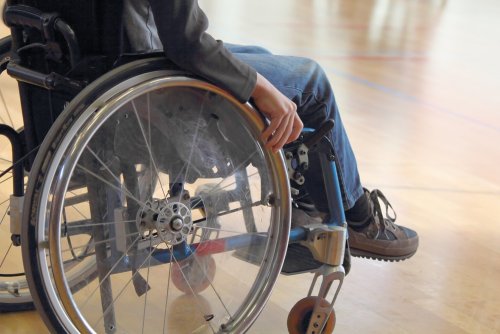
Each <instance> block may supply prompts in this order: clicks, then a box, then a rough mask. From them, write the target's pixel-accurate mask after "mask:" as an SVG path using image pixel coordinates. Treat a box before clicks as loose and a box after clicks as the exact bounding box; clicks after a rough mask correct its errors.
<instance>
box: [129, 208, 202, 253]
mask: <svg viewBox="0 0 500 334" xmlns="http://www.w3.org/2000/svg"><path fill="white" fill-rule="evenodd" d="M192 227H193V220H192V218H191V210H190V209H189V208H188V207H187V206H186V205H185V204H184V203H181V202H167V201H165V200H153V201H149V202H147V203H146V205H145V206H143V207H142V208H141V210H139V212H138V214H137V228H138V229H139V232H140V233H141V235H142V236H143V237H147V236H150V235H153V233H154V232H155V231H156V233H157V235H158V236H159V237H160V238H161V240H162V241H163V242H166V243H167V244H169V245H177V244H179V243H181V242H183V241H186V238H187V236H188V235H189V233H191V230H192Z"/></svg>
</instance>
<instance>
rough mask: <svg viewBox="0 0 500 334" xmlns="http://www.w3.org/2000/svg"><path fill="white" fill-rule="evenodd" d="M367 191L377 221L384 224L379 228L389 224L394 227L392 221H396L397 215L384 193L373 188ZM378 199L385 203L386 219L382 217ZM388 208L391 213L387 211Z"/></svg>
mask: <svg viewBox="0 0 500 334" xmlns="http://www.w3.org/2000/svg"><path fill="white" fill-rule="evenodd" d="M369 193H370V199H371V202H372V203H373V211H374V214H375V215H377V216H378V218H379V221H380V222H383V224H384V225H383V226H381V228H382V229H384V230H385V228H386V227H389V226H390V227H391V228H393V229H395V228H396V226H395V225H394V222H395V221H396V217H397V215H396V211H394V209H393V207H392V205H391V203H389V201H388V200H387V198H386V197H385V195H384V194H383V193H382V192H381V191H380V190H378V189H373V190H372V191H369ZM379 200H381V201H382V202H383V203H384V205H385V216H386V217H387V219H384V215H383V213H382V208H381V207H380V202H379ZM389 209H390V211H391V213H389ZM391 214H392V215H391Z"/></svg>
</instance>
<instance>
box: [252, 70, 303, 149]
mask: <svg viewBox="0 0 500 334" xmlns="http://www.w3.org/2000/svg"><path fill="white" fill-rule="evenodd" d="M252 98H253V101H254V103H255V105H256V106H257V108H258V109H259V110H260V112H262V113H263V114H264V115H265V116H266V117H267V118H268V119H269V125H268V127H267V128H266V129H265V130H264V132H262V140H263V141H264V143H265V145H266V147H267V148H269V149H272V150H273V152H275V153H276V152H278V151H279V150H280V149H281V148H283V146H284V145H285V144H288V143H290V142H292V141H294V140H296V139H297V138H298V137H299V135H300V132H301V131H302V128H303V127H304V125H303V124H302V121H301V120H300V118H299V115H298V114H297V105H295V103H293V101H291V100H290V99H289V98H287V97H286V96H285V95H283V94H282V93H281V92H280V91H279V90H278V89H277V88H276V87H274V86H273V85H272V84H271V83H270V82H269V81H268V80H267V79H265V78H264V77H263V76H262V75H260V74H259V73H257V84H256V86H255V90H254V92H253V94H252Z"/></svg>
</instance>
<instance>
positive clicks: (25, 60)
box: [0, 1, 347, 333]
mask: <svg viewBox="0 0 500 334" xmlns="http://www.w3.org/2000/svg"><path fill="white" fill-rule="evenodd" d="M31 2H32V3H34V4H36V5H40V3H41V2H38V1H31ZM20 3H28V4H30V1H8V5H9V6H8V8H7V11H6V12H5V13H4V20H5V21H6V23H7V24H8V25H9V26H10V27H11V31H12V36H11V37H6V38H4V39H2V40H1V41H0V51H1V52H0V54H1V59H2V61H1V63H0V70H1V71H2V72H3V71H4V70H6V71H7V73H8V74H9V75H10V76H11V77H13V78H15V79H16V80H18V82H19V92H20V98H21V105H22V113H23V120H24V129H23V131H22V132H18V131H17V130H16V129H13V128H11V127H9V126H8V125H6V124H0V134H1V135H3V136H5V137H7V138H8V139H9V141H10V143H11V146H12V155H13V161H14V164H13V166H12V167H11V169H12V174H13V196H12V197H11V212H10V219H11V231H12V232H13V237H12V241H13V243H14V244H15V245H16V246H19V245H21V246H22V248H23V257H24V261H25V264H26V263H30V260H29V259H27V258H26V257H32V256H33V253H30V251H29V250H28V248H30V247H32V246H33V245H24V244H22V242H21V237H20V234H21V229H25V230H26V229H29V227H28V226H29V225H30V224H31V222H30V218H31V216H30V215H29V214H28V213H26V211H27V210H26V209H27V208H28V206H27V205H26V204H24V211H25V213H24V219H22V212H21V211H22V207H23V204H22V203H23V201H24V200H23V199H24V195H25V194H24V187H25V185H24V175H25V172H33V169H34V170H35V171H39V167H36V166H35V167H34V163H35V165H36V162H35V152H36V151H37V150H38V149H39V147H40V145H41V144H42V141H44V145H45V146H50V140H51V138H49V139H47V138H46V134H47V132H49V128H50V127H52V124H53V123H54V122H55V121H56V119H58V116H59V114H60V113H61V112H62V110H63V108H68V106H66V105H65V103H64V101H66V100H68V101H69V100H74V97H75V96H77V95H78V94H79V93H80V92H81V91H82V90H83V89H84V87H86V86H88V85H89V84H91V83H92V82H95V81H96V79H97V78H99V77H101V76H102V73H107V72H109V69H111V68H113V67H117V68H119V66H120V65H122V64H129V63H131V62H133V61H135V60H137V59H146V61H147V59H156V57H158V56H159V55H158V54H141V55H126V54H123V53H122V52H121V51H119V49H120V48H121V47H117V46H116V45H111V46H109V45H108V46H107V47H106V48H101V49H100V50H97V55H92V56H89V55H88V54H86V52H87V51H88V50H91V51H92V52H95V51H96V50H95V49H96V47H95V43H94V42H93V41H91V40H90V41H89V40H86V41H85V42H84V43H83V44H84V47H81V46H80V44H79V42H78V41H77V37H76V36H77V33H75V31H73V29H72V27H71V25H70V24H68V23H67V22H66V21H65V17H64V18H63V17H61V16H60V15H59V14H57V13H55V12H46V10H47V9H46V8H47V7H50V5H53V4H49V3H50V1H49V2H47V4H46V5H43V6H41V7H44V8H42V9H43V11H42V9H39V8H35V7H31V6H27V5H24V4H20ZM46 6H47V7H46ZM102 6H103V7H106V8H104V9H105V10H110V8H109V7H107V5H102ZM55 8H57V7H55ZM108 29H109V28H108ZM110 30H112V31H113V32H114V35H113V36H114V37H113V36H112V37H111V39H113V40H123V39H121V38H117V34H118V33H119V32H117V30H116V27H114V28H112V29H110ZM33 36H35V37H33ZM30 38H33V39H34V40H36V41H37V42H36V43H38V44H42V48H45V49H44V51H43V52H44V53H46V54H47V55H48V56H46V57H47V59H48V60H47V61H48V62H50V63H51V64H50V66H49V68H48V69H49V70H48V71H47V67H46V66H47V64H46V63H43V62H39V60H38V58H39V54H37V52H35V55H34V56H33V57H32V56H31V55H30V54H29V53H30V52H31V51H30V47H29V44H24V45H23V41H25V40H29V39H30ZM32 44H33V43H32ZM105 44H106V45H107V43H105ZM38 47H40V45H38ZM35 49H36V47H35ZM25 54H27V56H25ZM82 60H85V61H88V62H87V63H85V61H84V63H85V65H84V68H83V69H77V65H79V64H81V63H82ZM152 61H158V60H152ZM62 63H64V64H62ZM134 64H138V63H134ZM164 64H165V66H166V67H170V66H172V64H169V63H168V62H164ZM51 66H52V69H51V68H50V67H51ZM53 69H54V70H53ZM176 71H177V70H176ZM82 72H87V73H83V74H82ZM65 73H71V75H66V74H65ZM112 73H113V72H112ZM114 73H119V72H116V71H115V72H114ZM108 76H109V74H108ZM182 80H184V79H182ZM185 80H187V81H190V80H195V81H194V82H195V84H197V83H196V82H200V81H199V80H198V79H190V78H189V77H186V79H185ZM202 86H203V89H208V90H212V91H214V92H216V93H217V94H219V95H220V96H223V97H224V98H225V99H226V100H231V101H233V103H236V102H234V101H235V100H234V99H233V98H232V97H231V96H230V95H229V94H227V93H225V92H223V91H221V90H219V89H217V88H215V87H212V86H210V85H209V84H207V85H206V86H205V84H203V83H202ZM47 95H48V98H47V99H46V101H47V102H48V103H47V104H50V105H49V106H48V108H47V105H44V104H43V103H41V104H39V105H38V106H36V107H35V105H34V103H33V98H34V96H35V97H39V96H47ZM78 96H81V95H78ZM77 102H81V99H80V101H78V98H77ZM77 102H74V101H73V102H71V104H74V105H75V104H77ZM242 108H243V107H242ZM244 108H246V109H248V110H251V109H253V108H252V107H251V106H249V105H246V106H244ZM39 109H40V110H41V111H40V110H39ZM47 109H49V110H48V111H47ZM40 113H41V114H40ZM254 114H255V115H258V114H257V113H254ZM47 116H48V117H47ZM254 117H255V116H254ZM40 118H42V119H46V118H49V119H50V122H49V124H41V123H40V122H38V120H39V119H40ZM257 118H259V117H257ZM257 118H256V119H255V120H253V122H255V123H256V124H257V123H259V124H261V126H262V127H263V126H264V124H265V123H264V121H263V120H262V119H261V118H260V119H257ZM42 123H43V122H42ZM332 127H333V124H331V123H325V124H324V125H323V126H322V127H321V128H320V129H316V130H313V129H305V130H304V132H303V134H302V135H301V137H300V138H299V140H297V141H296V142H294V143H291V144H290V145H288V146H287V147H286V148H285V150H284V152H283V153H280V154H277V155H276V154H275V155H272V156H273V157H272V159H273V161H275V162H277V163H279V161H281V164H282V165H283V168H286V170H287V172H288V177H289V179H290V183H291V184H292V194H291V198H292V200H293V198H294V196H296V195H297V194H298V191H297V190H296V189H295V188H294V187H300V186H301V185H302V184H303V183H304V182H306V181H305V180H304V173H306V172H307V169H308V163H309V161H308V156H309V155H312V154H317V155H318V157H319V161H320V164H321V170H322V171H323V179H324V184H325V185H330V186H328V187H325V189H326V197H327V200H328V208H329V212H328V214H327V215H326V216H325V217H324V219H323V222H322V224H312V225H308V226H299V227H294V228H293V229H291V230H290V231H289V235H288V237H287V239H288V240H286V242H285V243H288V242H290V243H295V244H299V243H300V244H302V245H304V246H306V247H307V248H308V249H309V251H310V252H311V253H312V256H313V258H314V259H315V260H316V261H319V262H320V263H321V264H322V265H321V267H320V268H317V267H315V268H313V269H311V268H307V269H305V270H302V271H299V272H297V273H300V272H309V271H313V272H315V276H314V279H313V282H312V284H311V288H310V290H309V293H308V297H312V295H313V291H314V290H315V287H316V283H317V279H318V278H319V276H321V277H322V282H321V284H320V286H319V292H318V295H317V297H315V298H313V303H312V304H311V305H312V306H311V305H309V306H308V307H310V310H309V315H308V318H307V319H299V322H300V323H303V324H302V325H301V326H302V327H301V328H302V329H301V330H302V331H304V332H307V333H320V332H322V331H323V330H325V332H324V333H327V332H328V330H329V329H326V328H327V327H328V324H327V322H328V321H332V320H334V319H332V318H334V315H333V313H332V312H333V304H334V302H335V300H336V298H337V295H338V293H339V290H340V287H341V284H342V281H343V278H344V276H345V271H344V268H343V266H342V263H343V260H344V250H345V244H346V238H347V236H346V233H347V232H346V224H345V217H344V210H343V204H342V197H341V192H340V185H339V181H338V178H337V171H336V164H335V157H334V155H333V150H332V146H331V143H330V142H329V140H328V138H327V137H326V134H327V133H328V132H329V131H331V129H332ZM265 154H269V153H265ZM38 164H39V163H38ZM9 170H10V169H9ZM9 170H6V171H4V172H2V176H3V175H4V174H5V173H6V172H8V171H9ZM133 173H136V171H133ZM124 177H125V176H124ZM35 178H36V177H35V175H30V177H29V179H30V180H31V179H35ZM125 178H126V177H125ZM237 181H238V180H237ZM30 182H31V181H30ZM68 182H69V181H68ZM125 182H127V181H125ZM280 182H285V183H288V181H287V180H286V178H285V180H284V181H283V180H281V181H280ZM331 185H333V187H332V186H331ZM66 187H68V185H67V184H66ZM87 187H89V185H88V184H87ZM182 187H183V186H182ZM245 187H248V184H245V183H244V182H239V183H238V186H237V189H238V188H245ZM32 188H33V187H31V188H29V189H31V190H28V191H33V189H32ZM94 191H95V192H96V193H97V192H99V190H98V189H95V190H94ZM89 192H90V190H89ZM182 194H183V191H182V190H180V191H179V192H178V193H177V192H175V191H172V196H177V195H179V198H180V197H181V195H182ZM28 196H29V197H30V196H32V195H31V194H28ZM228 196H230V194H229V195H228ZM267 200H268V201H269V202H273V201H276V200H277V199H276V198H273V197H272V196H271V197H269V198H268V199H267ZM206 202H207V203H208V202H209V201H208V200H207V201H206ZM179 203H181V201H179ZM184 203H186V205H187V206H188V207H189V208H190V210H193V209H196V208H197V206H200V205H201V203H202V201H201V200H200V198H196V196H195V197H191V198H188V199H187V200H186V201H184ZM203 205H205V207H204V208H203V209H204V210H207V208H208V209H210V208H209V206H210V204H208V206H207V204H206V203H203ZM246 205H251V203H246ZM285 206H286V205H285ZM16 207H17V208H18V209H17V210H18V211H17V212H16V210H13V209H14V208H16ZM244 216H245V225H247V226H251V222H252V220H253V217H252V213H251V211H247V212H246V213H244ZM205 219H207V218H205ZM286 219H289V217H288V218H286ZM52 233H54V234H53V235H51V237H52V238H56V239H57V238H60V233H61V231H60V230H59V229H53V231H52ZM115 233H117V235H118V234H119V233H121V235H122V236H126V231H121V232H119V231H115ZM125 239H126V237H124V238H123V239H122V240H125ZM251 243H252V240H250V239H248V238H247V237H246V236H245V235H241V236H236V237H229V239H228V238H226V239H224V238H222V239H214V240H213V241H207V242H204V244H203V246H204V247H203V249H202V250H201V251H199V252H198V255H213V254H216V253H219V252H227V251H231V250H236V251H237V250H239V249H245V248H248V247H251V246H255V245H252V244H251ZM199 245H200V243H198V244H197V243H192V244H191V245H187V243H186V242H183V243H179V244H176V245H174V246H173V247H172V248H170V249H166V250H163V251H160V252H157V253H155V254H154V258H155V260H156V261H157V262H158V264H165V263H171V262H172V261H173V260H174V259H175V261H176V262H177V261H180V260H182V259H183V258H188V257H189V256H191V255H192V254H193V253H195V252H197V247H199ZM51 247H52V246H51ZM115 247H117V248H113V249H111V254H110V255H108V253H109V250H108V249H100V250H99V249H98V247H96V250H95V251H96V253H98V252H101V256H102V258H103V259H106V258H108V257H109V258H113V257H115V258H116V257H119V256H121V254H122V253H123V251H124V250H127V249H128V247H130V245H129V244H127V243H125V244H123V245H121V246H115ZM120 247H121V248H120ZM281 247H282V246H281ZM25 249H26V250H25ZM200 249H201V247H200ZM120 252H122V253H120ZM247 260H248V259H247ZM134 261H139V262H141V263H142V262H143V261H147V259H146V258H134ZM273 265H274V266H278V267H279V268H281V266H282V265H283V259H281V260H279V259H278V262H276V263H273ZM97 266H98V267H99V264H98V265H97ZM114 269H116V271H114V272H113V274H114V273H120V272H125V271H130V270H131V269H130V265H128V264H126V263H122V264H121V265H119V266H117V267H116V268H114ZM25 270H26V272H27V275H28V281H29V283H30V287H31V288H32V289H33V288H36V289H43V288H44V287H42V288H40V287H37V286H36V284H35V282H34V278H33V277H38V276H39V273H36V272H34V271H33V267H29V266H28V267H26V268H25ZM278 271H279V270H278ZM92 274H93V275H94V276H93V277H95V276H96V275H95V273H92ZM108 275H109V274H108ZM97 276H98V277H99V280H100V281H102V282H105V281H109V277H106V275H105V273H104V272H103V271H101V270H100V269H99V268H98V270H97ZM271 280H272V282H271V283H270V285H269V286H268V287H267V288H266V289H265V293H266V294H270V292H271V289H272V287H273V285H274V281H275V280H276V277H271ZM335 281H338V283H339V284H338V287H337V290H336V292H335V294H334V296H333V299H332V301H331V302H327V303H326V304H325V303H323V300H324V299H326V298H327V295H328V293H329V290H330V288H331V286H332V284H333V283H334V282H335ZM134 283H135V282H134ZM106 284H108V283H106ZM106 284H104V285H106ZM139 285H140V284H139ZM45 288H47V287H45ZM70 288H71V289H74V287H73V286H71V287H68V286H66V289H67V290H68V291H69V289H70ZM143 288H144V287H143ZM258 291H262V290H258ZM102 293H103V295H106V293H107V292H106V291H102ZM36 295H37V297H36V298H35V303H36V304H37V305H38V306H40V308H42V307H43V306H44V305H43V303H44V302H41V301H40V300H39V296H38V294H36ZM265 300H267V297H266V298H264V301H263V302H259V303H258V304H259V305H256V306H254V307H257V308H259V309H260V310H261V309H262V308H263V307H264V304H265ZM309 300H310V299H309ZM106 303H109V301H107V302H106V301H104V302H103V307H109V306H104V305H105V304H106ZM299 303H300V302H299ZM63 304H64V303H63ZM301 305H302V304H300V305H299V306H301ZM64 307H69V308H71V303H70V302H67V303H66V304H64ZM260 310H259V311H257V312H256V313H257V315H258V313H260ZM71 312H76V313H77V312H78V309H73V310H72V311H71ZM292 312H293V310H292ZM110 313H112V312H109V313H108V315H106V316H105V319H104V323H105V326H104V327H105V330H106V332H114V331H115V330H116V326H115V325H114V324H115V319H114V316H113V315H109V314H110ZM331 314H332V315H331ZM301 316H302V315H297V314H294V315H293V317H295V318H297V317H301ZM47 318H51V319H47ZM55 318H56V317H50V316H46V317H44V320H45V321H46V322H47V324H48V326H54V322H58V321H60V320H58V319H55ZM329 318H330V319H329ZM254 320H255V318H252V319H250V320H249V321H248V323H247V324H245V325H243V326H242V327H240V329H238V330H237V331H239V330H245V331H246V330H247V329H248V327H249V326H250V325H251V323H252V322H253V321H254ZM304 324H305V325H304ZM304 326H305V327H304ZM52 328H54V327H52ZM65 328H66V327H65ZM75 328H78V330H80V329H82V328H88V327H87V324H76V327H75ZM289 330H290V331H291V332H293V329H289ZM331 330H333V328H331ZM219 331H220V332H233V330H232V329H231V328H229V327H221V328H219ZM297 333H298V332H297Z"/></svg>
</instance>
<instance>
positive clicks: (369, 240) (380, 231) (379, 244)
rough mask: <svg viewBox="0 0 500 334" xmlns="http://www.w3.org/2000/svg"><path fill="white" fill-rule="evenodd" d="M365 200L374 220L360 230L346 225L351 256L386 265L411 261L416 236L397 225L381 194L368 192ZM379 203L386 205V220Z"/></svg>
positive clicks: (415, 244) (373, 191)
mask: <svg viewBox="0 0 500 334" xmlns="http://www.w3.org/2000/svg"><path fill="white" fill-rule="evenodd" d="M364 196H367V198H368V201H369V203H370V207H371V212H372V217H371V218H370V223H369V224H368V225H366V226H363V227H361V228H356V227H355V224H354V223H349V222H347V223H348V225H349V228H348V230H349V239H348V243H349V247H350V249H351V255H352V256H355V257H365V258H370V259H375V260H383V261H401V260H406V259H408V258H410V257H412V256H413V254H415V253H416V251H417V248H418V235H417V233H416V232H415V231H413V230H411V229H409V228H407V227H404V226H399V225H396V224H394V222H395V221H396V212H395V211H394V209H393V208H392V206H391V204H390V203H389V201H388V200H387V198H386V197H385V196H384V194H383V193H382V192H381V191H380V190H378V189H375V190H372V191H371V192H370V191H369V190H367V189H365V193H364ZM380 202H382V203H383V204H384V205H385V217H384V214H383V212H382V208H381V207H380ZM389 209H390V210H389Z"/></svg>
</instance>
